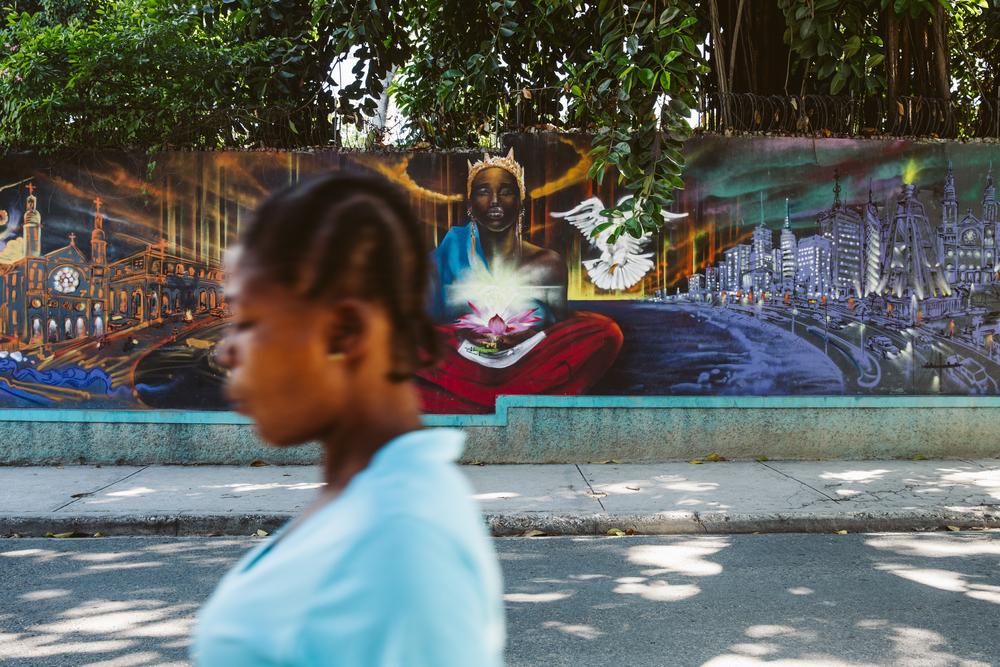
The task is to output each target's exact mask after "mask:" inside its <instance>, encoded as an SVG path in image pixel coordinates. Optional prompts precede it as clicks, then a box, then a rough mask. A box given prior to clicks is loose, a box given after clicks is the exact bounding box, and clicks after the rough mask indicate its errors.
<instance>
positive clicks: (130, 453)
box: [0, 396, 1000, 465]
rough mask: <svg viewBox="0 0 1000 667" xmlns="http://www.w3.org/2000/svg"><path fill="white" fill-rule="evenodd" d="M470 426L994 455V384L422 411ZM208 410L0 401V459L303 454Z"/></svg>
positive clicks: (507, 432) (552, 457)
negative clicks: (930, 392)
mask: <svg viewBox="0 0 1000 667" xmlns="http://www.w3.org/2000/svg"><path fill="white" fill-rule="evenodd" d="M425 422H426V423H427V424H428V425H431V426H453V427H458V428H462V429H464V430H465V431H466V432H467V433H468V434H469V444H468V449H467V451H466V460H467V461H481V462H484V463H584V462H588V461H604V460H610V459H615V460H619V461H623V462H646V461H667V460H687V459H691V458H695V457H698V456H704V455H705V454H707V453H709V452H716V453H718V454H721V455H722V456H725V457H727V458H730V459H752V458H755V457H757V456H760V455H764V456H767V457H769V458H771V459H785V460H796V459H799V460H817V459H838V458H841V459H892V458H909V457H911V456H913V455H915V454H922V455H924V456H926V457H928V458H994V457H997V456H1000V440H998V438H997V437H996V434H997V433H1000V397H952V396H885V397H871V396H866V397H849V396H848V397H841V396H836V397H787V396H776V397H615V396H504V397H501V398H500V399H499V400H498V402H497V411H496V413H495V414H492V415H428V416H427V417H425ZM319 457H320V450H319V448H318V447H316V446H314V445H309V446H304V447H296V448H284V449H273V448H269V447H267V446H265V445H264V444H262V443H261V442H260V441H259V440H258V439H257V437H256V435H255V434H254V432H253V427H252V425H251V424H250V423H249V421H248V420H247V419H246V418H244V417H241V416H239V415H234V414H232V413H219V412H177V411H112V410H103V411H91V410H55V409H39V410H0V464H8V465H11V464H51V463H76V462H78V461H80V460H83V461H86V462H90V463H123V464H175V463H179V464H248V463H250V462H252V461H254V460H257V459H261V460H265V461H268V462H270V463H275V464H309V463H315V462H316V461H318V460H319Z"/></svg>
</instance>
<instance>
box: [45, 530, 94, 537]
mask: <svg viewBox="0 0 1000 667" xmlns="http://www.w3.org/2000/svg"><path fill="white" fill-rule="evenodd" d="M45 537H55V538H58V539H64V538H67V537H90V535H87V534H86V533H81V532H78V531H75V530H70V531H68V532H65V533H45Z"/></svg>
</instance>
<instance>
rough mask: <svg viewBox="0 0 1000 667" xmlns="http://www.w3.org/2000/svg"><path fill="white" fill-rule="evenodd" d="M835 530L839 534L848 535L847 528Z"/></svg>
mask: <svg viewBox="0 0 1000 667" xmlns="http://www.w3.org/2000/svg"><path fill="white" fill-rule="evenodd" d="M834 532H835V533H837V534H838V535H847V531H846V530H835V531H834Z"/></svg>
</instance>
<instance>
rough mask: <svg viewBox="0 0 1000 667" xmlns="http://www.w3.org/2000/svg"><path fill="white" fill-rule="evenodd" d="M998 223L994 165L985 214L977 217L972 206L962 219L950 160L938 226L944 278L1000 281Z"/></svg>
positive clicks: (959, 281) (956, 282) (966, 281)
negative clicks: (939, 224)
mask: <svg viewBox="0 0 1000 667" xmlns="http://www.w3.org/2000/svg"><path fill="white" fill-rule="evenodd" d="M998 227H1000V216H998V215H997V189H996V185H994V183H993V167H992V165H991V166H990V169H989V171H988V172H987V174H986V188H985V190H984V191H983V202H982V216H981V217H977V216H976V215H975V214H974V213H973V212H972V209H971V208H969V209H968V210H967V211H966V213H965V215H964V216H962V218H961V219H959V217H958V197H957V196H956V192H955V174H954V172H953V171H952V166H951V163H950V162H949V163H948V173H947V175H946V176H945V183H944V198H943V200H942V201H941V226H940V227H939V228H938V246H939V248H940V256H941V260H942V263H943V264H944V269H945V279H946V280H947V281H948V283H949V284H951V285H964V286H969V285H981V284H987V283H993V282H998V281H1000V275H998V271H1000V266H998V264H1000V253H998V247H997V239H998V238H1000V234H998Z"/></svg>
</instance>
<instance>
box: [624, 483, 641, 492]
mask: <svg viewBox="0 0 1000 667" xmlns="http://www.w3.org/2000/svg"><path fill="white" fill-rule="evenodd" d="M625 488H626V489H628V490H629V491H638V490H639V487H638V486H629V485H628V484H626V485H625Z"/></svg>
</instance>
